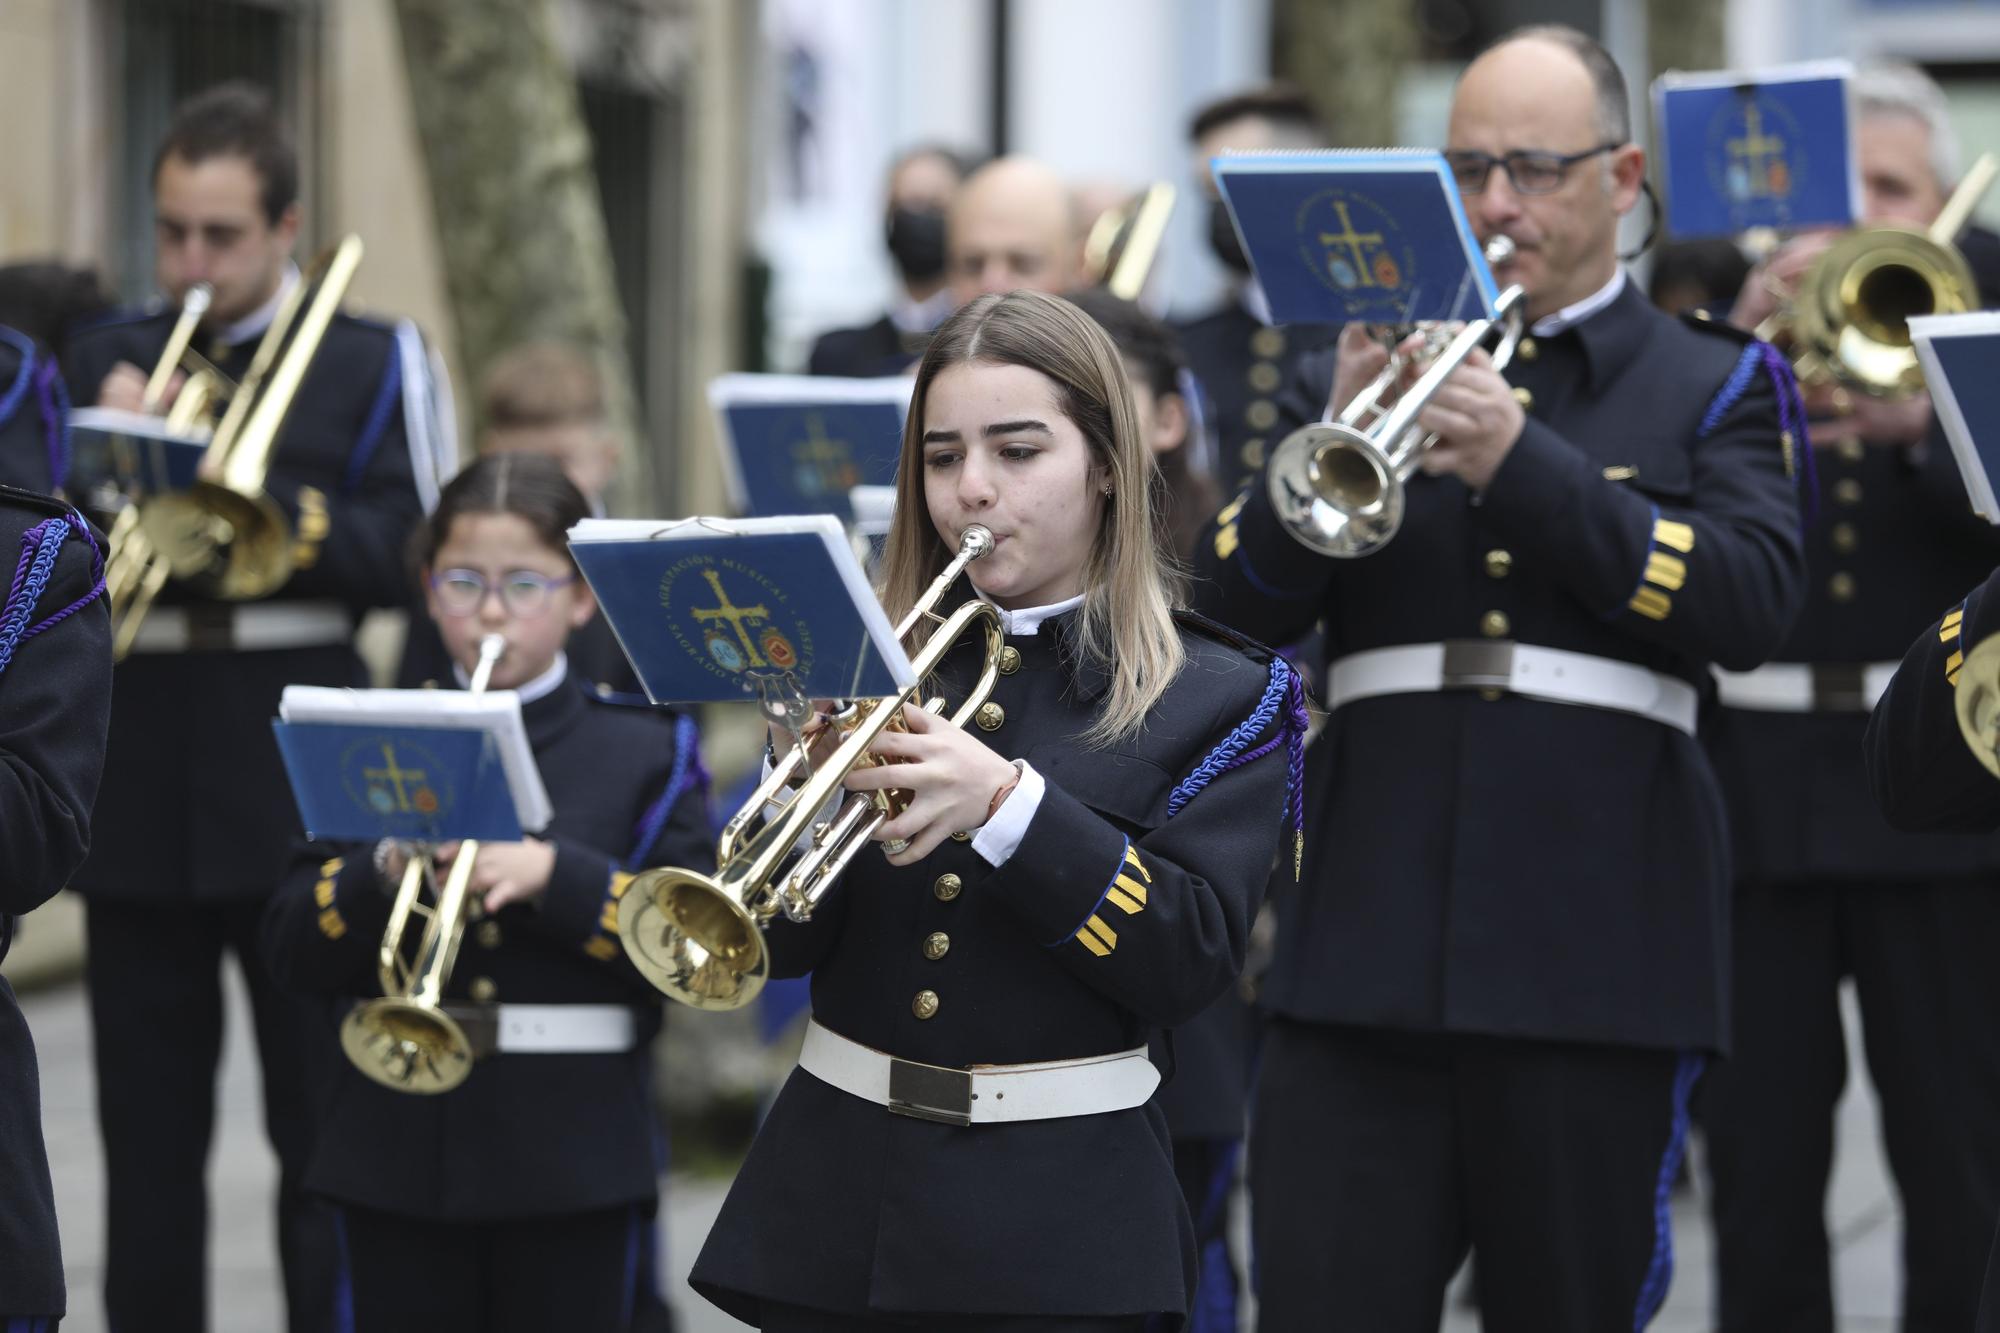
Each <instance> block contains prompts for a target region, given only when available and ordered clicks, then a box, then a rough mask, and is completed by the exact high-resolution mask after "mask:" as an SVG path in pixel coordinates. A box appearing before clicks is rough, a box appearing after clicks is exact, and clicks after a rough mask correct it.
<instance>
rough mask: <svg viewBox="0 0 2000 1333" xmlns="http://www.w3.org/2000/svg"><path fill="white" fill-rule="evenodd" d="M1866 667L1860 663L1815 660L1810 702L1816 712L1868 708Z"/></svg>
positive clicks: (1850, 711)
mask: <svg viewBox="0 0 2000 1333" xmlns="http://www.w3.org/2000/svg"><path fill="white" fill-rule="evenodd" d="M1867 676H1868V668H1867V666H1866V664H1864V663H1861V662H1815V663H1813V665H1812V705H1813V711H1814V712H1816V713H1865V712H1867V711H1868V684H1867Z"/></svg>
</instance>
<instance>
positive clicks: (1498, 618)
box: [1479, 611, 1514, 639]
mask: <svg viewBox="0 0 2000 1333" xmlns="http://www.w3.org/2000/svg"><path fill="white" fill-rule="evenodd" d="M1512 628H1514V626H1513V625H1512V623H1511V622H1509V621H1508V619H1507V613H1506V612H1505V611H1488V612H1487V613H1486V614H1485V615H1483V616H1481V617H1479V632H1480V633H1481V634H1484V635H1485V636H1486V637H1487V638H1489V639H1504V638H1506V637H1507V631H1508V630H1510V629H1512Z"/></svg>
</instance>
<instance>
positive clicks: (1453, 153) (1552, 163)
mask: <svg viewBox="0 0 2000 1333" xmlns="http://www.w3.org/2000/svg"><path fill="white" fill-rule="evenodd" d="M1624 146H1625V145H1624V144H1622V143H1601V144H1599V145H1597V147H1595V148H1586V149H1584V150H1583V151H1582V152H1580V153H1541V152H1534V151H1531V150H1529V149H1524V148H1516V149H1515V150H1514V151H1513V152H1511V153H1507V154H1505V155H1503V156H1500V157H1495V156H1493V154H1491V153H1482V152H1480V151H1479V150H1477V149H1475V148H1454V149H1451V150H1449V151H1447V152H1446V153H1445V155H1444V160H1445V161H1446V162H1448V163H1450V164H1451V174H1452V178H1453V179H1454V180H1456V181H1457V182H1458V189H1459V193H1461V194H1481V193H1484V192H1485V189H1486V179H1487V177H1489V176H1491V175H1492V174H1493V168H1495V167H1500V168H1501V169H1503V170H1504V171H1506V173H1507V183H1508V184H1510V185H1512V186H1513V187H1514V193H1515V194H1553V193H1555V192H1556V191H1557V190H1559V189H1561V188H1562V183H1563V177H1565V176H1567V175H1569V169H1570V168H1571V167H1573V166H1575V165H1576V164H1577V163H1579V162H1582V161H1585V160H1587V159H1589V158H1593V157H1596V156H1597V155H1598V154H1599V153H1615V152H1617V151H1618V150H1619V149H1620V148H1623V147H1624Z"/></svg>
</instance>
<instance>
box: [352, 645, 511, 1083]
mask: <svg viewBox="0 0 2000 1333" xmlns="http://www.w3.org/2000/svg"><path fill="white" fill-rule="evenodd" d="M506 648H507V641H506V639H504V638H502V637H501V636H500V635H498V634H489V635H487V636H486V637H485V638H483V639H481V640H480V641H479V665H478V666H477V667H475V668H473V672H472V681H471V685H470V690H471V692H472V693H474V694H479V693H481V692H482V691H484V690H485V689H486V682H487V681H488V680H490V679H491V678H492V676H493V664H494V663H496V662H498V661H499V660H500V654H501V653H503V652H505V651H506ZM478 858H479V844H478V843H477V842H463V843H460V844H459V847H458V856H457V857H456V858H455V859H454V860H453V861H452V863H451V873H450V874H449V875H447V876H446V877H445V881H444V887H443V889H441V890H440V889H439V888H438V884H437V866H436V864H435V862H434V861H433V860H432V859H431V854H430V852H429V850H428V849H426V850H425V851H424V852H423V854H422V855H413V856H411V857H410V863H409V865H408V866H407V867H405V868H404V870H403V880H402V883H401V885H400V886H398V888H397V890H396V901H395V903H394V904H393V905H392V906H391V907H390V909H389V924H388V925H387V927H385V928H384V929H383V931H382V944H381V948H380V949H379V951H378V952H377V954H376V975H377V976H378V977H379V978H380V979H381V982H382V998H381V999H378V1000H370V1001H368V1002H367V1003H366V1004H358V1005H356V1006H355V1007H354V1008H353V1009H352V1010H350V1011H349V1013H348V1015H347V1017H346V1018H345V1019H343V1020H342V1021H341V1024H340V1049H341V1050H342V1051H344V1052H345V1053H346V1055H347V1058H348V1059H349V1060H351V1061H353V1063H354V1067H355V1068H356V1069H359V1070H360V1071H361V1072H362V1073H364V1074H366V1075H367V1076H368V1077H369V1078H372V1079H374V1080H375V1081H376V1082H377V1083H380V1084H381V1085H382V1086H383V1087H385V1088H389V1089H392V1090H394V1091H396V1092H415V1093H425V1094H428V1093H439V1092H450V1091H451V1090H452V1089H453V1088H455V1087H457V1086H458V1085H459V1084H461V1083H463V1082H465V1078H466V1075H468V1074H470V1073H471V1072H472V1059H473V1050H472V1043H471V1041H469V1040H468V1039H467V1038H466V1035H465V1030H464V1029H463V1028H461V1027H460V1026H459V1024H458V1020H456V1019H454V1018H453V1017H452V1016H451V1015H450V1014H448V1013H446V1012H445V1011H444V1009H443V1007H442V1006H443V1003H444V987H445V982H446V981H447V980H448V979H449V978H450V977H451V965H452V963H453V962H454V961H456V959H457V958H458V945H459V941H460V940H461V939H462V938H463V937H464V935H465V919H466V916H467V914H468V913H469V912H470V911H471V903H470V901H469V898H470V887H471V883H472V868H473V862H475V861H476V860H478ZM426 891H428V892H429V894H430V897H431V902H430V904H429V905H426V904H425V903H424V902H423V901H422V899H423V898H424V896H425V893H426ZM412 916H418V917H422V918H423V919H424V933H423V936H422V937H421V938H420V939H419V940H418V941H417V951H416V955H415V957H414V958H413V959H412V960H411V961H409V962H405V961H404V960H403V937H404V935H405V934H406V933H407V931H408V929H409V924H410V918H411V917H412Z"/></svg>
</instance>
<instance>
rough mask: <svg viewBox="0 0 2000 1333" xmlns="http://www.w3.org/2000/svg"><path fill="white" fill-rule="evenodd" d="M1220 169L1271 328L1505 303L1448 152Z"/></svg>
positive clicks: (1462, 313) (1329, 153) (1444, 315)
mask: <svg viewBox="0 0 2000 1333" xmlns="http://www.w3.org/2000/svg"><path fill="white" fill-rule="evenodd" d="M1211 166H1212V167H1213V168H1214V171H1215V181H1216V184H1217V186H1218V187H1219V188H1220V189H1221V191H1222V198H1223V202H1224V203H1226V204H1227V205H1228V206H1229V216H1230V218H1231V219H1232V220H1233V221H1234V222H1235V224H1236V234H1237V236H1238V237H1239V238H1241V240H1242V242H1243V252H1244V253H1245V254H1246V255H1248V256H1249V257H1250V264H1251V267H1252V268H1254V269H1255V270H1256V272H1257V281H1258V283H1259V284H1260V285H1261V286H1262V287H1263V289H1264V294H1265V296H1266V297H1267V298H1269V300H1270V303H1271V318H1272V320H1273V321H1274V322H1276V323H1279V324H1345V323H1348V322H1349V321H1351V320H1361V321H1364V322H1366V323H1371V324H1412V323H1415V322H1417V321H1419V320H1451V319H1484V318H1490V317H1491V316H1492V314H1493V306H1494V302H1495V301H1497V300H1498V299H1499V296H1500V293H1499V290H1498V289H1497V288H1496V287H1495V285H1494V282H1493V274H1492V273H1491V272H1490V271H1489V270H1488V269H1487V267H1486V260H1485V258H1484V257H1483V256H1482V255H1481V253H1480V248H1479V244H1478V241H1477V240H1476V239H1475V238H1474V236H1473V234H1472V225H1471V223H1470V222H1469V221H1468V220H1467V219H1466V216H1465V207H1464V205H1463V204H1462V203H1461V202H1460V201H1459V197H1458V186H1457V185H1456V184H1455V183H1454V182H1453V180H1452V175H1451V168H1450V167H1449V166H1448V165H1446V163H1445V160H1444V155H1443V154H1442V153H1437V152H1433V151H1431V150H1429V149H1416V148H1381V149H1367V150H1347V149H1325V150H1315V151H1311V152H1267V153H1225V154H1223V155H1222V156H1220V157H1217V158H1214V159H1212V161H1211Z"/></svg>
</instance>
